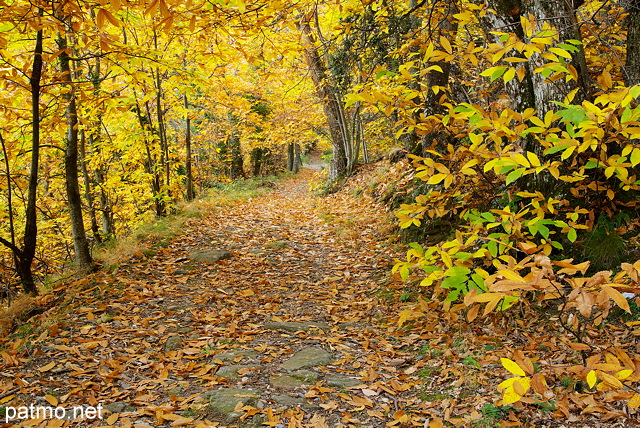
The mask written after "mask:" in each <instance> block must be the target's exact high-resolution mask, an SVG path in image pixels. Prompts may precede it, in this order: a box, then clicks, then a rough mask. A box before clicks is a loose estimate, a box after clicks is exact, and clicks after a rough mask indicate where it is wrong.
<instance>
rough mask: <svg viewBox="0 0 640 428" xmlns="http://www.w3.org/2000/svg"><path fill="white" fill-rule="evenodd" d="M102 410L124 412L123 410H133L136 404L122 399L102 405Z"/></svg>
mask: <svg viewBox="0 0 640 428" xmlns="http://www.w3.org/2000/svg"><path fill="white" fill-rule="evenodd" d="M103 408H104V410H107V411H109V412H111V413H125V412H135V411H136V406H133V405H131V404H129V403H126V402H124V401H115V402H113V403H108V404H105V405H104V406H103Z"/></svg>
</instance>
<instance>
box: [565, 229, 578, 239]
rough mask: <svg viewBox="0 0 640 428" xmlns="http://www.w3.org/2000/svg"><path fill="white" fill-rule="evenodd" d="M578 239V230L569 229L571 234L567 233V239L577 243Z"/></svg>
mask: <svg viewBox="0 0 640 428" xmlns="http://www.w3.org/2000/svg"><path fill="white" fill-rule="evenodd" d="M577 238H578V234H577V233H576V230H575V229H574V228H571V229H569V232H568V233H567V239H568V240H569V241H571V242H576V239H577Z"/></svg>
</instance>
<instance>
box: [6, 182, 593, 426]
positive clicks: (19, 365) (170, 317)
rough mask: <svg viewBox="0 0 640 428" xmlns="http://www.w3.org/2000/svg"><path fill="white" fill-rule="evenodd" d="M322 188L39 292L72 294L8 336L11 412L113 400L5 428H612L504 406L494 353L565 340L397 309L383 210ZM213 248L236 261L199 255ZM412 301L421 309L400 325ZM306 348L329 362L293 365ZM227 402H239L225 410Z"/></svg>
mask: <svg viewBox="0 0 640 428" xmlns="http://www.w3.org/2000/svg"><path fill="white" fill-rule="evenodd" d="M310 176H311V172H310V171H309V170H304V171H303V173H301V174H299V175H297V176H295V177H292V178H290V179H288V180H287V181H286V182H284V183H281V184H280V185H279V186H278V188H277V189H275V190H273V191H271V192H270V193H268V194H266V195H263V196H260V197H257V198H254V199H249V200H246V201H240V202H238V201H234V202H233V203H230V204H226V205H225V206H221V207H217V208H216V209H215V211H213V212H211V213H210V215H208V216H206V217H203V218H198V219H192V220H190V221H189V222H188V223H187V224H186V226H185V229H184V230H183V233H182V234H181V235H180V236H179V237H177V238H176V239H175V240H173V241H172V242H171V243H169V245H168V246H166V247H164V248H160V249H158V251H157V253H156V254H155V255H153V256H152V257H150V258H146V257H144V256H143V255H140V257H137V258H135V259H132V260H130V261H129V262H128V263H125V264H123V265H121V266H119V267H118V268H117V269H116V270H114V271H112V272H106V271H101V272H98V273H96V274H93V275H91V276H90V277H87V278H84V279H82V280H79V281H76V282H75V283H73V284H65V285H59V286H57V287H56V288H55V289H54V290H53V292H52V293H51V294H50V295H45V296H43V297H42V299H48V301H49V302H50V301H51V300H53V296H60V295H63V294H64V296H65V299H64V301H63V303H60V304H58V306H56V307H54V308H52V309H49V310H47V311H46V312H45V313H44V314H41V315H38V316H37V317H36V318H34V320H33V322H34V323H35V322H40V327H39V328H34V329H33V331H31V334H27V333H28V330H27V331H26V333H25V334H13V335H12V336H10V337H9V338H5V339H2V341H1V342H0V349H2V351H0V374H1V375H2V377H1V381H0V406H3V407H5V408H6V407H8V406H13V407H18V406H29V405H30V404H34V403H35V405H40V406H46V405H50V406H63V407H73V406H94V407H95V406H98V405H101V406H102V407H103V408H104V409H105V411H104V414H103V418H102V419H101V420H76V421H69V420H58V419H55V418H53V419H51V418H50V419H29V420H23V421H19V422H16V421H14V422H13V423H7V424H5V425H4V426H42V427H59V426H78V427H81V426H100V427H109V426H114V427H149V426H193V427H224V426H230V427H231V426H237V427H251V426H272V427H278V428H282V427H396V426H397V427H438V426H493V424H495V423H497V422H498V421H500V420H502V421H503V422H502V424H503V425H504V426H584V425H583V424H584V423H585V421H592V422H593V423H589V426H599V425H600V422H599V421H598V419H599V418H592V419H588V418H589V417H590V416H589V414H587V415H579V417H578V415H576V414H575V413H573V414H571V412H572V411H574V410H575V407H576V406H579V403H577V402H575V398H574V399H573V400H574V402H569V401H566V400H565V402H561V403H556V404H549V408H548V409H545V408H542V406H541V411H540V412H539V413H538V414H523V413H522V412H521V413H518V412H516V408H515V407H509V406H503V407H496V406H495V405H494V403H496V402H498V400H499V399H500V394H499V393H498V392H497V391H496V385H497V384H498V383H499V382H500V381H502V380H504V379H502V378H500V377H499V376H502V377H504V378H506V377H508V375H509V373H507V372H506V371H505V370H504V369H503V368H502V366H501V364H500V361H501V360H500V359H501V358H504V357H505V356H507V355H511V354H509V352H510V351H511V350H514V349H516V348H519V347H522V346H523V344H524V345H526V344H529V345H530V346H531V344H533V343H542V344H544V346H545V347H547V348H553V347H557V345H558V338H557V337H556V336H555V335H554V334H553V333H552V332H545V331H541V332H540V336H539V337H538V338H532V337H527V336H526V335H525V334H524V333H520V332H518V331H515V332H510V333H509V334H508V335H505V334H504V333H500V332H501V331H502V332H504V331H506V329H507V327H506V326H505V325H503V324H500V322H501V321H500V320H497V321H495V322H491V321H488V322H487V323H486V324H485V325H478V324H474V325H469V324H467V323H464V322H462V321H460V320H452V319H450V318H449V316H448V315H447V314H445V313H443V312H442V311H441V310H440V309H439V306H438V304H435V303H431V302H428V301H427V300H425V299H423V298H422V297H421V296H420V294H419V293H418V292H415V293H414V295H410V296H409V298H408V299H407V298H404V299H403V298H399V296H400V294H401V293H405V292H404V291H402V290H401V289H402V288H403V287H404V285H401V284H400V283H399V282H397V281H395V280H394V279H393V278H391V277H390V275H389V271H390V266H391V263H392V260H393V259H394V258H395V257H399V256H400V254H401V252H402V249H401V248H399V247H398V248H396V246H395V244H394V242H393V240H390V239H389V237H388V236H385V235H384V234H383V233H381V230H384V229H385V228H386V227H387V224H386V223H385V222H386V216H385V215H384V212H385V210H386V208H384V207H383V206H381V205H379V204H377V203H376V202H375V201H373V200H372V199H370V198H369V197H368V196H366V195H359V196H358V197H355V196H353V193H354V192H352V191H350V190H349V189H350V187H349V186H347V187H346V189H345V190H344V191H341V192H338V193H335V194H332V195H329V196H328V197H325V198H319V197H315V196H313V195H311V194H310V192H309V190H308V184H307V182H308V181H309V180H310V179H311V177H310ZM366 179H367V175H366V173H365V175H364V176H359V177H356V178H354V179H352V182H351V185H352V186H355V187H358V186H361V185H362V181H363V180H364V181H366ZM202 249H227V250H229V251H230V252H231V254H232V257H231V258H230V259H226V260H221V261H219V262H217V263H202V262H193V261H191V260H190V259H189V257H188V254H189V253H190V252H191V251H194V250H202ZM403 296H405V294H403ZM406 300H410V301H406ZM416 304H417V305H419V306H421V307H422V309H423V310H426V311H425V313H424V315H423V316H421V317H420V318H419V319H415V320H408V321H407V322H406V323H405V324H404V325H403V326H402V327H399V326H398V319H399V317H398V314H399V313H401V312H402V310H403V309H405V308H406V307H411V306H415V305H416ZM541 330H542V329H541ZM501 347H502V349H503V350H502V351H498V350H499V349H501ZM493 350H496V351H495V352H492V351H493ZM304 353H306V354H310V355H311V356H314V355H315V356H318V355H325V354H326V355H327V356H328V357H327V359H326V360H322V361H321V360H317V361H315V362H314V361H310V362H309V361H307V360H303V361H302V362H301V363H300V364H302V365H301V366H300V364H298V366H296V367H297V368H296V369H294V370H293V371H289V370H287V369H286V368H285V367H289V366H287V365H285V364H284V363H285V362H292V361H293V359H294V358H295V357H296V356H299V355H301V354H304ZM558 359H561V358H558ZM541 363H544V361H541ZM305 364H307V365H305ZM279 381H280V382H279ZM282 381H286V382H282ZM221 391H222V392H221ZM224 393H227V396H229V397H231V398H230V400H228V401H227V404H228V403H231V408H226V409H223V407H222V406H218V407H216V406H217V404H218V403H219V402H221V400H222V397H223V395H224ZM583 399H584V400H587V401H588V397H587V396H584V397H583ZM592 404H593V405H592V406H591V410H592V411H593V410H594V408H595V409H596V410H597V406H598V405H597V403H595V402H594V403H592ZM227 407H229V406H227ZM520 410H522V409H521V408H520ZM558 411H561V412H565V413H566V416H567V419H565V420H564V421H563V422H562V424H560V423H559V422H554V421H553V418H552V414H553V412H558ZM5 412H6V409H5ZM0 416H4V415H0ZM523 417H524V418H525V419H526V420H525V419H523ZM2 419H3V420H4V417H3V418H2ZM574 423H575V425H573V424H574Z"/></svg>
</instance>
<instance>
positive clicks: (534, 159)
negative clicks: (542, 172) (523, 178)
mask: <svg viewBox="0 0 640 428" xmlns="http://www.w3.org/2000/svg"><path fill="white" fill-rule="evenodd" d="M527 159H529V162H531V165H532V166H535V167H538V166H540V165H541V164H540V159H539V158H538V155H536V154H535V153H533V152H527Z"/></svg>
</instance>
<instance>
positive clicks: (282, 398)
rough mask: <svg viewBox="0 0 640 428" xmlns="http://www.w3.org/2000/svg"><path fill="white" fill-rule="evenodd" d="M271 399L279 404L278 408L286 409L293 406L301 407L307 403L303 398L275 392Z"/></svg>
mask: <svg viewBox="0 0 640 428" xmlns="http://www.w3.org/2000/svg"><path fill="white" fill-rule="evenodd" d="M271 400H272V401H274V402H275V403H276V405H277V407H276V409H277V410H286V409H290V408H292V407H299V406H302V405H303V404H305V403H306V401H305V400H303V399H302V398H297V397H292V396H290V395H282V394H274V395H272V396H271Z"/></svg>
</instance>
